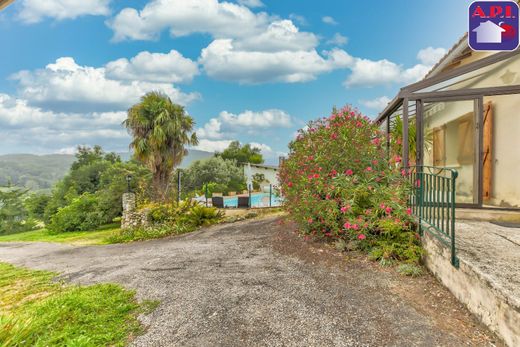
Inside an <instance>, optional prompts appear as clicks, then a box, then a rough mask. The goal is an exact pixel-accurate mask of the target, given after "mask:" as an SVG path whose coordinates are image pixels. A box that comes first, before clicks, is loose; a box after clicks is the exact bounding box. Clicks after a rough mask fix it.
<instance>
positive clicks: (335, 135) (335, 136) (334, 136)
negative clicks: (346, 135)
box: [330, 133, 338, 140]
mask: <svg viewBox="0 0 520 347" xmlns="http://www.w3.org/2000/svg"><path fill="white" fill-rule="evenodd" d="M330 138H331V139H333V140H335V139H337V138H338V134H336V133H333V134H332V135H330Z"/></svg>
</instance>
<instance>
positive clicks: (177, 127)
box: [123, 92, 198, 201]
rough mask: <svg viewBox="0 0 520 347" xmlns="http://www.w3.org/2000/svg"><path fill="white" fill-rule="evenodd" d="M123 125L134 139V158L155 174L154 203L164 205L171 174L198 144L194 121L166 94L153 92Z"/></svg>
mask: <svg viewBox="0 0 520 347" xmlns="http://www.w3.org/2000/svg"><path fill="white" fill-rule="evenodd" d="M123 125H124V126H125V127H126V128H127V129H128V132H129V133H130V135H132V137H133V139H132V142H131V143H130V148H131V149H132V150H133V152H134V156H135V158H136V159H137V160H139V161H141V162H142V163H144V164H145V165H147V166H148V168H149V169H150V171H151V172H152V184H153V189H154V199H155V200H159V201H164V200H165V199H166V197H167V196H168V190H169V181H170V176H171V174H172V171H173V169H174V167H176V166H177V165H179V164H180V163H181V161H182V159H183V158H184V156H185V155H186V154H187V152H188V151H187V149H186V146H188V145H196V144H198V140H197V135H196V134H195V132H193V128H194V126H195V122H194V121H193V118H191V117H190V116H189V115H188V114H187V113H186V111H185V110H184V108H183V107H182V106H180V105H177V104H174V103H173V102H172V101H171V99H170V98H169V97H168V96H166V95H165V94H162V93H159V92H150V93H147V94H146V95H144V96H143V97H142V98H141V102H140V103H138V104H135V105H134V106H132V107H131V108H130V109H129V110H128V118H127V119H126V120H125V121H124V122H123Z"/></svg>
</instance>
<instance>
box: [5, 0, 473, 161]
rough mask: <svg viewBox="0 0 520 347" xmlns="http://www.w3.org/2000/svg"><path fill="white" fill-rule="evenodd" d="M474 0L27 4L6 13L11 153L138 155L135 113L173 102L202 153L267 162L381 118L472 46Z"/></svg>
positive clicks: (22, 0) (31, 0)
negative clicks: (323, 132)
mask: <svg viewBox="0 0 520 347" xmlns="http://www.w3.org/2000/svg"><path fill="white" fill-rule="evenodd" d="M469 3H470V2H469V1H463V0H456V1H453V0H436V1H422V0H421V1H414V0H392V1H383V0H379V1H377V0H373V1H371V2H369V1H354V0H348V1H347V0H320V1H302V0H236V1H232V0H229V1H228V2H224V1H220V0H132V1H119V0H89V1H85V0H45V1H41V0H15V2H14V3H13V4H12V5H10V6H8V7H7V8H6V9H4V10H3V11H2V12H0V154H6V153H34V154H46V153H73V152H74V149H75V147H76V146H77V145H80V144H81V145H90V146H92V145H95V144H99V145H102V146H103V148H104V149H105V150H107V151H117V152H125V151H128V144H129V142H130V140H129V135H128V134H127V132H126V130H125V129H123V128H122V126H121V122H122V121H123V120H124V119H125V118H126V110H127V109H128V108H129V107H131V106H132V105H133V104H135V103H137V102H139V98H140V97H141V96H142V95H143V94H145V93H146V92H149V91H152V90H153V91H161V92H163V93H165V94H167V95H168V96H169V97H170V98H171V99H172V100H173V102H175V103H178V104H181V105H183V106H185V107H186V110H187V112H188V113H189V114H190V115H191V116H192V117H193V118H194V119H195V121H196V132H197V135H198V136H199V142H200V143H199V145H198V146H197V147H196V148H198V149H201V150H206V151H215V150H219V151H220V150H223V149H224V148H225V147H226V146H227V145H228V144H229V142H230V141H232V140H239V141H240V142H242V143H252V144H253V145H254V146H256V147H258V148H260V149H261V150H262V153H263V154H264V156H265V157H266V158H267V161H268V162H274V161H275V160H276V158H277V157H278V156H280V155H284V154H285V153H287V151H288V149H287V144H288V143H289V142H290V141H291V140H292V139H293V138H294V136H295V133H296V132H297V130H298V129H300V128H302V127H304V126H305V124H306V123H307V122H308V121H309V120H312V119H316V118H319V117H323V116H328V115H329V114H330V112H331V109H332V107H333V106H338V107H341V106H343V105H345V104H351V105H353V106H355V107H357V108H359V110H360V111H361V112H363V113H364V114H366V115H368V116H370V117H372V118H373V117H375V116H377V114H378V113H379V112H380V111H381V110H382V109H383V108H384V106H385V105H386V103H387V102H388V101H389V100H390V99H392V98H393V97H394V96H395V94H396V93H397V92H398V90H399V88H401V87H403V86H404V85H407V84H409V83H412V82H415V81H417V80H420V79H421V78H422V77H424V75H425V74H426V73H427V72H428V71H429V69H430V68H431V67H432V66H433V65H434V64H435V63H436V62H437V61H438V60H439V59H440V58H441V57H442V56H443V55H444V54H445V53H446V52H447V50H448V49H449V48H450V47H451V46H452V45H453V44H454V43H455V42H456V41H457V40H458V39H459V38H460V37H461V36H462V35H463V33H464V32H465V30H466V27H467V11H468V6H469Z"/></svg>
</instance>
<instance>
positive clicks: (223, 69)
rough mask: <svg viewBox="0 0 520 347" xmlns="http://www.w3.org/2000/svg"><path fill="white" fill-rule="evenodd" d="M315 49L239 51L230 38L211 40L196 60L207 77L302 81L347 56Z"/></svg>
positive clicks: (341, 62) (339, 63)
mask: <svg viewBox="0 0 520 347" xmlns="http://www.w3.org/2000/svg"><path fill="white" fill-rule="evenodd" d="M325 53H326V56H325V58H324V57H322V56H321V55H319V54H318V52H316V50H309V51H305V50H299V51H289V50H285V51H279V52H258V51H247V50H240V49H237V48H236V47H235V44H234V42H233V40H230V39H227V40H215V41H213V42H212V43H211V44H210V45H209V46H208V47H206V48H204V49H203V50H202V53H201V58H200V60H199V62H200V63H201V64H202V65H203V67H204V70H205V72H206V73H207V74H208V76H210V77H212V78H215V79H219V80H226V81H236V82H239V83H248V84H255V83H266V82H286V83H295V82H306V81H310V80H313V79H315V78H316V77H317V76H318V75H319V74H321V73H324V72H329V71H332V70H334V69H337V68H344V67H345V64H347V63H348V60H349V59H350V57H349V56H348V54H346V52H340V51H338V50H333V51H330V52H325Z"/></svg>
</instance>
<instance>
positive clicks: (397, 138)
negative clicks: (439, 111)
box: [390, 115, 433, 164]
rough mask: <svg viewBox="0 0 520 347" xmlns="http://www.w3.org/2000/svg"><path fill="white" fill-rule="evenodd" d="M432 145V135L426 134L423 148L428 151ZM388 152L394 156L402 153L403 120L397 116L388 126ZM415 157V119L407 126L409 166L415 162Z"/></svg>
mask: <svg viewBox="0 0 520 347" xmlns="http://www.w3.org/2000/svg"><path fill="white" fill-rule="evenodd" d="M432 145H433V133H432V132H431V131H429V132H427V133H426V134H425V137H424V146H425V149H426V151H429V150H430V149H431V147H432ZM390 152H391V153H392V154H394V155H402V153H403V120H402V119H401V116H400V115H397V116H396V117H395V118H394V119H393V121H392V123H391V124H390ZM416 156H417V126H416V119H415V118H412V119H410V120H409V124H408V157H409V159H410V164H414V163H415V162H416Z"/></svg>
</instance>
